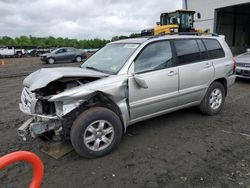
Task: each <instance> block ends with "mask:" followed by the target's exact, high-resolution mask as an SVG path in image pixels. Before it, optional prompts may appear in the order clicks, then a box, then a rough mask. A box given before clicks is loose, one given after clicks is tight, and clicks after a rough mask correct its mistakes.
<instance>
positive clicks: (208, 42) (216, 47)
mask: <svg viewBox="0 0 250 188" xmlns="http://www.w3.org/2000/svg"><path fill="white" fill-rule="evenodd" d="M203 42H204V44H205V46H206V48H207V51H208V56H209V59H216V58H221V57H225V53H224V51H223V49H222V47H221V45H220V43H219V42H218V41H217V40H215V39H203Z"/></svg>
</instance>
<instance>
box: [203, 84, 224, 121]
mask: <svg viewBox="0 0 250 188" xmlns="http://www.w3.org/2000/svg"><path fill="white" fill-rule="evenodd" d="M224 102H225V87H224V86H223V85H222V84H221V83H219V82H213V83H212V84H211V85H210V86H209V88H208V90H207V93H206V95H205V97H204V98H203V100H202V102H201V104H200V106H199V109H200V111H201V112H202V113H203V114H207V115H210V116H213V115H216V114H218V113H219V112H220V111H221V109H222V107H223V105H224Z"/></svg>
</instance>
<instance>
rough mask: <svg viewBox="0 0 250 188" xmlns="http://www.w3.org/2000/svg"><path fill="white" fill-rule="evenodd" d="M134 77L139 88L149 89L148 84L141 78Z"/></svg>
mask: <svg viewBox="0 0 250 188" xmlns="http://www.w3.org/2000/svg"><path fill="white" fill-rule="evenodd" d="M133 77H134V79H135V82H136V83H137V84H138V86H139V87H141V88H144V89H147V88H148V84H147V83H146V81H145V80H144V79H143V78H142V77H141V76H139V75H136V74H134V75H133Z"/></svg>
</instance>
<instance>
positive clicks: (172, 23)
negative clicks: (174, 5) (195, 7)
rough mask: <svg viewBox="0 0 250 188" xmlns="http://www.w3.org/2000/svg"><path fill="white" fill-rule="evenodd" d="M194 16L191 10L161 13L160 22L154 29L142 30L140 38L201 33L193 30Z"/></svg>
mask: <svg viewBox="0 0 250 188" xmlns="http://www.w3.org/2000/svg"><path fill="white" fill-rule="evenodd" d="M194 14H195V11H191V10H176V11H174V12H169V13H167V12H165V13H161V16H160V22H157V23H156V24H157V26H156V27H155V28H154V29H144V30H142V31H141V35H142V36H150V35H160V34H165V33H176V32H201V31H199V30H195V29H194V25H193V23H194Z"/></svg>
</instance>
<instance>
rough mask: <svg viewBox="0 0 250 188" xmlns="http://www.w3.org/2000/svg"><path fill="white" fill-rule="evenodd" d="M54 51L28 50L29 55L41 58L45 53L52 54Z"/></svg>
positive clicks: (44, 49) (46, 49) (45, 49)
mask: <svg viewBox="0 0 250 188" xmlns="http://www.w3.org/2000/svg"><path fill="white" fill-rule="evenodd" d="M51 51H52V50H51V49H48V48H34V49H30V50H27V52H28V55H29V56H32V57H36V56H41V55H43V54H45V53H50V52H51Z"/></svg>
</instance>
